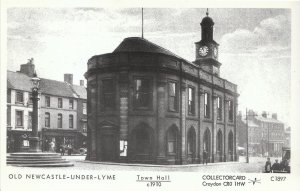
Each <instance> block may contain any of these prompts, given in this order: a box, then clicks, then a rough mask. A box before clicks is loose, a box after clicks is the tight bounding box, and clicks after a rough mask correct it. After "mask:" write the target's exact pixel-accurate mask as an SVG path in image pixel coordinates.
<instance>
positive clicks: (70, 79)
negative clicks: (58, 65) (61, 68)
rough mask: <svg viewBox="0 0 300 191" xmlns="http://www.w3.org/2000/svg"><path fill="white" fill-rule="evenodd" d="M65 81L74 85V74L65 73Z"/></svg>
mask: <svg viewBox="0 0 300 191" xmlns="http://www.w3.org/2000/svg"><path fill="white" fill-rule="evenodd" d="M64 82H67V83H69V84H71V85H73V74H64Z"/></svg>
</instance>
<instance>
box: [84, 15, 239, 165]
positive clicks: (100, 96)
mask: <svg viewBox="0 0 300 191" xmlns="http://www.w3.org/2000/svg"><path fill="white" fill-rule="evenodd" d="M213 26H214V22H213V20H212V19H211V18H210V17H209V16H208V13H207V16H206V17H204V18H203V20H202V22H201V28H202V38H201V40H200V41H199V42H196V43H195V51H196V59H195V61H193V62H190V61H187V60H185V59H183V58H181V57H180V56H177V55H175V54H174V53H172V52H170V51H169V50H167V49H165V48H162V47H160V46H158V45H156V44H154V43H152V42H150V41H148V40H146V39H144V38H140V37H130V38H125V39H124V40H123V42H121V44H120V45H119V46H118V47H117V48H116V49H115V50H114V51H113V52H112V53H108V54H102V55H97V56H93V57H92V58H90V59H89V60H88V63H87V65H88V70H87V72H86V74H85V77H86V79H87V83H88V84H87V91H88V92H87V94H88V95H87V109H88V110H87V118H88V119H87V121H88V130H87V137H88V139H87V140H88V154H87V158H86V159H87V160H91V161H112V162H128V163H151V164H191V163H201V162H202V161H203V153H206V154H205V155H206V156H207V159H208V162H227V161H236V160H237V155H236V129H237V123H236V112H237V105H238V104H237V103H238V99H237V98H238V93H237V85H236V84H233V83H231V82H229V81H227V80H226V79H223V78H221V77H220V67H221V63H220V62H219V61H218V46H219V44H218V43H217V42H215V41H214V38H213Z"/></svg>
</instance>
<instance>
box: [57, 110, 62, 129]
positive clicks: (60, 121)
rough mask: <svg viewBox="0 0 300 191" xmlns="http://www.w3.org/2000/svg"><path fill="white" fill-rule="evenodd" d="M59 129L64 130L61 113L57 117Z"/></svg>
mask: <svg viewBox="0 0 300 191" xmlns="http://www.w3.org/2000/svg"><path fill="white" fill-rule="evenodd" d="M57 128H59V129H61V128H62V114H61V113H59V114H58V115H57Z"/></svg>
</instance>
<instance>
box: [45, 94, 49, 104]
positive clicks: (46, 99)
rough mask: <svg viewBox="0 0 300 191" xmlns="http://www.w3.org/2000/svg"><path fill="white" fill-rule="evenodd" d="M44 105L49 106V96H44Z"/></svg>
mask: <svg viewBox="0 0 300 191" xmlns="http://www.w3.org/2000/svg"><path fill="white" fill-rule="evenodd" d="M45 106H46V107H50V97H49V96H45Z"/></svg>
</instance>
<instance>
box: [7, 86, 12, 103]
mask: <svg viewBox="0 0 300 191" xmlns="http://www.w3.org/2000/svg"><path fill="white" fill-rule="evenodd" d="M7 103H11V90H10V89H8V90H7Z"/></svg>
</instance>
